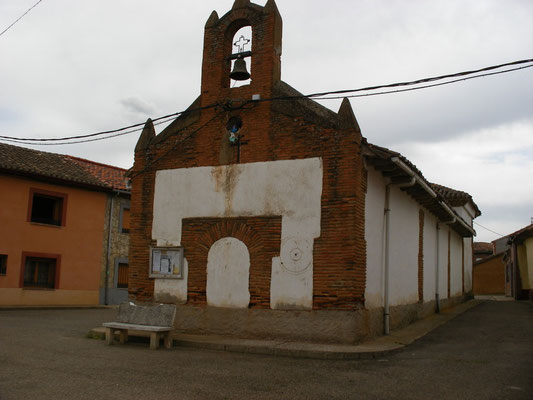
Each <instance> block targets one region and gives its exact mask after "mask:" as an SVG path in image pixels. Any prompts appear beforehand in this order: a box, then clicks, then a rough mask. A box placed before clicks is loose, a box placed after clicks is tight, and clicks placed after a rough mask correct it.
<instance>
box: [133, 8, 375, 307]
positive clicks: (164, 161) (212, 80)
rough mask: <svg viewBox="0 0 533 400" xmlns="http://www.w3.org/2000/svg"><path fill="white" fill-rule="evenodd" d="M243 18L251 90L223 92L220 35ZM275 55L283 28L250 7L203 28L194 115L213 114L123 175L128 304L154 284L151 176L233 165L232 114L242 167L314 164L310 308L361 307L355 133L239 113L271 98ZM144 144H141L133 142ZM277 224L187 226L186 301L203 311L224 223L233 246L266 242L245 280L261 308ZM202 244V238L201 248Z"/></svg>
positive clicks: (274, 112)
mask: <svg viewBox="0 0 533 400" xmlns="http://www.w3.org/2000/svg"><path fill="white" fill-rule="evenodd" d="M237 11H238V12H237ZM241 18H248V20H249V21H251V22H253V24H257V25H253V24H252V29H253V34H254V41H253V43H254V48H253V49H252V51H253V52H254V60H253V61H252V62H253V63H255V64H252V65H253V66H252V73H253V75H252V84H251V85H248V86H243V87H239V88H233V89H230V88H228V87H225V86H224V84H223V81H224V82H225V80H224V79H225V78H224V79H223V76H224V74H225V73H226V72H227V73H229V67H228V66H227V64H226V63H225V61H224V57H223V53H224V49H226V51H227V48H228V47H227V46H228V45H227V43H228V40H229V39H227V36H232V34H233V33H232V32H234V31H236V28H237V27H239V26H240V25H241V22H239V23H236V22H235V21H237V20H239V19H241ZM210 21H211V20H210ZM224 29H228V35H224V32H225V30H224ZM280 54H281V19H280V18H279V14H277V10H275V12H274V11H272V10H267V12H266V13H264V14H261V15H260V14H258V12H257V9H256V8H254V9H251V8H246V9H240V10H236V11H234V12H233V13H231V14H228V15H226V16H225V17H224V19H223V20H221V21H219V23H218V24H213V23H212V22H211V23H210V22H209V21H208V24H207V27H206V36H205V43H204V63H203V70H202V71H203V78H202V97H201V101H200V102H201V104H202V106H207V105H210V104H212V103H214V102H218V103H220V104H221V105H220V106H218V107H216V108H208V109H204V110H202V111H201V112H199V113H197V115H196V117H195V118H193V119H192V120H190V121H192V123H191V122H190V121H189V122H188V123H190V125H188V126H187V128H183V127H182V128H180V126H179V123H176V124H174V125H173V126H172V127H171V128H170V129H167V130H166V131H165V132H163V133H161V134H160V135H159V136H158V138H152V139H151V140H149V144H148V145H146V146H144V147H143V148H138V149H137V151H136V158H135V165H134V167H133V171H132V175H131V176H132V200H131V202H132V205H131V216H132V220H131V223H132V231H131V244H130V249H131V250H130V270H131V271H130V282H131V287H130V295H131V296H132V297H133V298H136V299H138V300H151V299H152V297H153V281H152V280H149V279H148V276H147V275H148V256H149V254H148V247H149V246H150V244H151V228H152V226H151V224H152V206H153V190H154V176H155V171H156V170H160V169H173V168H189V167H199V166H215V165H225V164H230V163H235V162H237V159H238V157H239V150H238V147H237V146H231V145H230V144H229V141H228V137H227V132H226V129H225V125H226V122H227V120H228V119H229V118H230V117H231V116H234V115H236V116H239V117H240V118H241V119H242V122H243V126H242V128H241V130H240V131H239V133H240V134H244V138H243V139H244V140H245V141H246V142H247V144H246V145H243V146H242V147H241V149H240V162H241V163H250V162H260V161H275V160H290V159H304V158H311V157H321V158H322V161H323V174H324V176H323V182H322V185H323V192H322V212H321V235H320V237H319V238H317V239H316V240H315V242H314V249H313V253H314V260H313V269H314V281H313V307H314V308H315V309H321V308H336V309H352V308H354V307H359V306H361V305H362V304H363V301H364V299H363V296H364V289H365V279H366V250H365V249H366V245H365V240H364V204H365V192H366V172H365V169H364V166H363V160H362V156H361V152H360V142H361V135H360V132H359V130H358V127H356V126H353V124H352V125H351V126H350V125H346V124H343V122H342V121H341V118H339V117H338V116H336V115H335V114H333V113H329V114H328V116H327V118H323V122H322V123H316V122H311V121H316V119H313V115H312V112H311V111H310V110H309V109H300V108H298V107H297V105H295V104H294V103H293V102H291V101H264V102H257V103H250V104H246V105H245V106H244V107H243V108H239V105H242V104H243V100H242V99H250V98H251V95H252V94H254V93H260V94H261V97H262V98H263V99H265V98H267V97H269V96H270V95H271V94H272V93H274V89H275V85H276V83H277V81H278V80H279V56H280ZM326 114H327V113H326ZM142 140H144V139H143V138H142V137H141V139H140V142H141V141H142ZM199 200H201V199H199ZM276 221H279V217H277V218H273V219H272V218H249V219H247V218H239V219H231V220H228V221H226V222H225V221H221V220H219V219H212V218H196V219H191V220H185V221H184V222H183V245H184V250H185V257H186V258H187V260H188V261H189V268H190V274H189V282H188V288H189V294H188V295H189V299H190V300H189V301H190V302H191V303H194V304H205V279H206V278H205V267H206V255H207V251H208V248H207V246H208V244H209V243H212V241H214V240H215V238H218V237H219V236H220V235H221V234H223V231H224V230H223V229H222V230H221V231H217V232H218V233H217V234H215V233H213V232H215V231H213V229H215V228H214V226H224V225H220V224H224V223H227V224H229V225H226V226H227V229H229V230H230V231H231V230H232V229H234V228H229V226H230V225H231V226H233V225H232V224H237V225H238V226H240V227H241V228H239V229H240V230H239V229H237V231H238V232H240V233H239V235H240V237H238V238H239V239H240V240H242V241H244V242H245V243H246V244H247V245H249V244H250V243H254V239H253V238H252V237H248V236H247V235H252V233H251V232H255V233H256V234H257V235H258V236H257V237H261V238H262V240H263V242H264V243H266V242H268V243H270V244H269V245H268V246H266V247H265V254H264V255H260V254H259V252H258V253H257V254H256V255H255V256H254V257H256V261H252V262H253V263H256V264H254V265H253V266H252V270H253V271H254V272H253V273H251V277H250V279H251V282H250V288H252V287H253V290H254V293H253V294H252V302H251V307H259V308H261V307H267V306H268V304H269V302H268V296H269V285H270V279H264V277H266V276H267V271H268V277H269V278H270V269H271V257H272V255H273V254H274V255H277V254H279V242H280V240H279V236H276V235H279V232H278V231H277V230H278V229H279V227H278V226H277V224H278V223H279V222H276ZM213 224H214V225H213ZM235 226H236V225H235ZM216 229H219V228H216ZM216 229H215V230H216ZM220 229H221V228H220ZM202 232H204V233H202ZM208 232H211V233H208ZM201 235H207V236H203V239H201V240H200V239H198V238H199V237H200V236H201ZM272 235H273V236H272ZM274 238H276V240H277V242H276V243H274V242H275V241H276V240H274ZM270 241H272V242H270ZM201 243H203V245H201ZM202 246H204V247H203V248H202ZM191 258H192V264H191ZM252 283H253V285H252Z"/></svg>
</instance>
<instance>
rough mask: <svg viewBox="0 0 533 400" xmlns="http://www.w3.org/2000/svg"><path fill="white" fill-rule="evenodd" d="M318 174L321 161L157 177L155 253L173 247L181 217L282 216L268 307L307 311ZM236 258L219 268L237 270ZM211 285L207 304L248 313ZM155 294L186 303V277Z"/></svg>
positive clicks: (165, 283)
mask: <svg viewBox="0 0 533 400" xmlns="http://www.w3.org/2000/svg"><path fill="white" fill-rule="evenodd" d="M322 169H323V168H322V160H321V159H320V158H309V159H303V160H282V161H272V162H258V163H248V164H233V165H225V166H214V167H197V168H182V169H172V170H160V171H157V173H156V179H155V191H154V209H153V211H154V217H153V224H152V239H153V240H156V241H157V245H158V246H179V245H180V244H181V234H182V232H181V229H182V220H183V219H184V218H207V217H211V218H217V217H218V218H228V217H243V216H281V217H282V226H281V243H280V255H279V257H274V258H273V259H272V276H271V293H270V296H271V298H270V303H271V307H272V308H274V309H276V308H278V309H287V308H288V309H311V308H312V304H313V243H314V239H315V238H317V237H319V236H320V216H321V197H322V180H323V171H322ZM241 243H242V242H241ZM215 244H216V243H215ZM215 244H214V245H213V246H215ZM243 245H244V243H243ZM230 253H231V252H230ZM230 253H228V254H230ZM242 254H243V252H241V251H235V252H234V253H231V254H230V255H229V256H228V257H229V258H228V260H227V261H228V264H225V265H229V264H232V265H240V266H241V268H242V267H243V265H245V263H244V262H243V260H242V257H244V256H243V255H242ZM231 268H233V267H231ZM248 268H249V266H248ZM211 274H213V272H211ZM243 274H244V272H243ZM208 276H209V270H208ZM212 276H213V275H212ZM241 278H242V277H241ZM208 279H209V278H208ZM239 279H240V278H239ZM217 282H218V283H217ZM217 282H215V281H214V280H213V281H211V284H210V289H209V291H210V293H212V296H213V297H212V299H215V298H217V300H213V302H212V304H213V305H217V306H229V307H241V308H244V307H247V304H246V305H244V301H241V300H239V301H235V299H231V300H230V298H229V297H230V295H229V294H228V293H227V292H226V295H225V296H222V298H221V295H220V293H219V291H217V289H214V288H213V285H221V286H223V285H225V284H227V283H228V282H225V281H223V280H222V281H217ZM221 290H222V289H221ZM154 291H155V293H154V295H155V297H156V298H157V297H159V296H165V295H169V296H172V297H174V298H178V299H182V300H184V301H186V299H187V271H185V274H184V279H183V280H176V279H173V280H164V279H157V280H156V282H155V287H154ZM208 302H209V300H208Z"/></svg>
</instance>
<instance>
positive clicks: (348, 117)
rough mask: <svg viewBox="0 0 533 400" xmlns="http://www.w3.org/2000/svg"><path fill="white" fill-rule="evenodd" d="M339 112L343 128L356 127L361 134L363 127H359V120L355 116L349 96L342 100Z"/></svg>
mask: <svg viewBox="0 0 533 400" xmlns="http://www.w3.org/2000/svg"><path fill="white" fill-rule="evenodd" d="M337 114H338V115H339V118H340V122H341V127H342V128H343V129H354V130H355V131H356V132H359V134H360V133H361V128H359V123H358V122H357V118H355V114H354V113H353V109H352V106H351V104H350V100H348V98H347V97H345V98H344V99H343V100H342V103H341V106H340V108H339V112H338V113H337Z"/></svg>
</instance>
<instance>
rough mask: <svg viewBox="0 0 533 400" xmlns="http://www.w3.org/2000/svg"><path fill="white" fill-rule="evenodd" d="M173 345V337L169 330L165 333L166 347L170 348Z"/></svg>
mask: <svg viewBox="0 0 533 400" xmlns="http://www.w3.org/2000/svg"><path fill="white" fill-rule="evenodd" d="M171 347H172V337H171V336H170V332H167V333H166V334H165V348H167V349H170V348H171Z"/></svg>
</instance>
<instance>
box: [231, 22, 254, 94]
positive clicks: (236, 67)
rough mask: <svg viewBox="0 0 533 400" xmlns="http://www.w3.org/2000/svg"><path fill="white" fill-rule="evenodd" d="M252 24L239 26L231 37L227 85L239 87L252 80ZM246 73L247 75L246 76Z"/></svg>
mask: <svg viewBox="0 0 533 400" xmlns="http://www.w3.org/2000/svg"><path fill="white" fill-rule="evenodd" d="M251 53H252V26H251V25H249V24H247V25H245V26H242V27H241V28H239V29H238V30H237V31H236V32H235V33H234V34H233V36H232V38H231V57H232V60H231V68H230V71H231V72H230V77H229V80H230V81H229V85H230V87H232V88H233V87H240V86H245V85H249V84H250V83H251V82H252V79H251V75H252V54H251ZM247 75H248V76H247Z"/></svg>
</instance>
